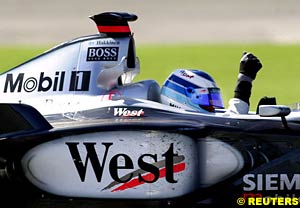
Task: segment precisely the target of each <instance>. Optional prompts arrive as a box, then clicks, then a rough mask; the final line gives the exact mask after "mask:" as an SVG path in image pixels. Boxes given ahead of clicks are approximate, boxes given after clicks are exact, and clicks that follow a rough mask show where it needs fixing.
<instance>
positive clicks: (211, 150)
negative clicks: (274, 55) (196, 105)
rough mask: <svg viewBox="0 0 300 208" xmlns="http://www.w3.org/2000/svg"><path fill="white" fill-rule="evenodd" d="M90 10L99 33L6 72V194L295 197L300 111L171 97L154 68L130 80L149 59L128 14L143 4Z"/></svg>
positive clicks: (82, 201)
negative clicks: (212, 105)
mask: <svg viewBox="0 0 300 208" xmlns="http://www.w3.org/2000/svg"><path fill="white" fill-rule="evenodd" d="M91 19H92V20H94V21H95V23H96V25H97V28H98V30H99V33H98V34H95V35H90V36H84V37H80V38H77V39H74V40H71V41H69V42H66V43H63V44H61V45H58V46H57V47H55V48H53V49H50V50H48V51H46V52H45V53H43V54H41V55H39V56H37V57H36V58H33V59H31V60H29V61H27V62H25V63H23V64H21V65H19V66H17V67H15V68H13V69H11V70H9V71H7V72H5V73H3V74H1V76H0V103H1V104H0V112H1V116H0V121H1V122H0V123H1V125H0V135H1V137H0V184H1V186H0V187H1V189H0V190H1V191H0V193H1V194H0V198H1V202H3V206H5V205H4V204H5V203H8V205H7V207H12V206H17V207H26V206H28V207H56V208H57V207H71V206H72V207H85V208H86V207H99V206H100V205H102V206H107V207H112V206H119V205H120V204H121V203H122V205H124V206H126V204H127V205H128V206H130V207H132V206H143V207H145V206H146V207H147V206H149V207H153V206H156V205H157V206H167V207H168V206H177V205H178V206H179V207H182V206H191V207H194V206H215V205H220V206H222V207H232V206H235V205H238V204H242V203H243V202H244V204H245V203H246V204H247V203H249V201H247V200H248V199H253V198H257V197H259V198H264V197H267V196H268V197H271V198H272V197H273V198H274V197H278V196H282V197H290V198H289V199H290V201H288V200H285V202H286V205H289V204H288V203H289V202H290V203H296V202H295V201H293V198H295V197H299V196H298V195H297V193H299V190H300V174H299V171H300V166H299V162H300V157H299V156H300V152H299V147H300V113H299V112H298V111H296V110H291V109H290V108H289V107H287V106H282V105H261V106H259V111H258V113H250V114H247V115H232V114H226V113H225V112H224V111H222V110H220V111H217V112H214V113H200V112H197V111H193V110H184V109H178V108H175V107H174V106H168V105H165V104H162V103H161V102H160V101H161V100H160V86H159V84H158V83H157V82H156V81H155V80H144V81H140V82H135V83H133V82H132V80H133V78H134V77H135V75H137V74H138V73H139V70H140V67H139V66H140V65H139V59H138V58H137V57H136V54H135V42H134V38H133V35H132V33H131V31H130V27H129V25H128V22H130V21H134V20H136V19H137V16H136V15H133V14H128V13H118V12H107V13H101V14H99V15H95V16H92V17H91ZM284 199H288V198H284ZM243 200H244V201H243ZM237 202H238V204H237ZM103 203H105V205H103ZM118 203H120V204H118ZM123 203H124V204H123ZM270 203H271V202H270ZM141 204H143V205H141ZM293 205H295V204H293ZM3 206H2V204H1V207H3Z"/></svg>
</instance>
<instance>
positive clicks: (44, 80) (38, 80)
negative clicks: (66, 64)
mask: <svg viewBox="0 0 300 208" xmlns="http://www.w3.org/2000/svg"><path fill="white" fill-rule="evenodd" d="M90 77H91V72H90V71H72V72H71V76H70V77H66V72H65V71H56V72H55V74H54V76H52V77H51V76H45V73H44V72H41V73H40V75H39V76H38V77H26V76H25V73H19V74H17V75H16V74H13V73H11V74H7V75H6V80H5V84H4V90H3V92H4V93H9V92H11V93H14V92H28V93H30V92H34V91H36V92H48V91H63V90H64V86H65V81H68V82H67V83H68V90H69V91H89V85H90Z"/></svg>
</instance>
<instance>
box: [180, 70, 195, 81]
mask: <svg viewBox="0 0 300 208" xmlns="http://www.w3.org/2000/svg"><path fill="white" fill-rule="evenodd" d="M180 74H181V76H183V77H187V78H190V79H192V78H193V77H194V75H192V74H188V73H186V72H185V71H184V70H181V71H180Z"/></svg>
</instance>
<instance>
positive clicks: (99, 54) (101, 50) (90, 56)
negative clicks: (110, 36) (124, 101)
mask: <svg viewBox="0 0 300 208" xmlns="http://www.w3.org/2000/svg"><path fill="white" fill-rule="evenodd" d="M118 54H119V47H89V48H88V51H87V57H86V61H117V60H118Z"/></svg>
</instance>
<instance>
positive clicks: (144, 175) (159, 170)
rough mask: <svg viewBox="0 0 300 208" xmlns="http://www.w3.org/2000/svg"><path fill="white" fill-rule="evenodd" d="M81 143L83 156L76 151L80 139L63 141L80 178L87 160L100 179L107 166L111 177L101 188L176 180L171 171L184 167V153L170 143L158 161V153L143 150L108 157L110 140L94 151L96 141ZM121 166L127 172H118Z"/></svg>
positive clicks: (98, 179)
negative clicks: (179, 152)
mask: <svg viewBox="0 0 300 208" xmlns="http://www.w3.org/2000/svg"><path fill="white" fill-rule="evenodd" d="M82 144H83V145H84V146H85V149H86V152H87V153H86V155H85V156H83V155H82V156H81V155H80V153H79V152H80V151H79V150H78V145H79V142H66V145H67V146H68V148H69V150H70V153H71V157H72V159H73V160H72V161H73V162H74V165H75V167H76V170H77V172H78V174H79V177H80V180H81V181H82V182H84V181H85V177H86V172H87V168H88V164H90V165H91V166H92V169H93V171H94V173H95V176H96V179H97V181H98V182H99V183H100V182H101V180H102V175H103V172H104V169H105V168H108V169H109V173H110V176H111V178H112V179H113V180H114V181H113V182H111V183H110V184H109V185H108V186H106V187H105V188H104V189H103V190H107V189H110V188H112V187H114V186H117V185H119V187H117V188H115V189H114V190H112V191H121V190H125V189H127V188H133V187H135V186H138V185H142V184H144V183H154V182H155V181H157V180H158V179H159V178H165V180H166V181H167V182H169V183H177V180H175V178H174V173H176V172H181V171H183V170H184V169H185V163H183V162H182V161H184V156H182V155H178V154H175V153H174V147H173V144H171V145H170V147H169V149H168V150H167V151H166V152H165V153H163V154H161V156H162V157H163V158H164V159H163V160H160V161H158V155H157V154H150V153H146V154H142V155H140V156H139V157H138V158H131V157H130V156H129V155H127V154H124V153H120V154H116V155H113V156H111V157H110V158H108V155H110V154H109V150H110V148H112V146H113V143H104V142H103V143H101V145H102V147H103V148H104V151H103V152H96V149H95V145H96V143H91V142H83V143H82ZM82 158H84V159H85V160H83V159H82ZM146 159H148V161H149V159H150V160H152V161H153V163H149V162H146V161H145V160H146ZM134 160H137V164H138V169H135V167H134V162H133V161H134ZM120 161H123V162H120ZM121 169H122V170H124V169H126V170H128V171H129V173H128V174H126V175H123V176H120V175H119V170H121ZM131 170H132V171H131ZM120 184H121V185H120Z"/></svg>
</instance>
